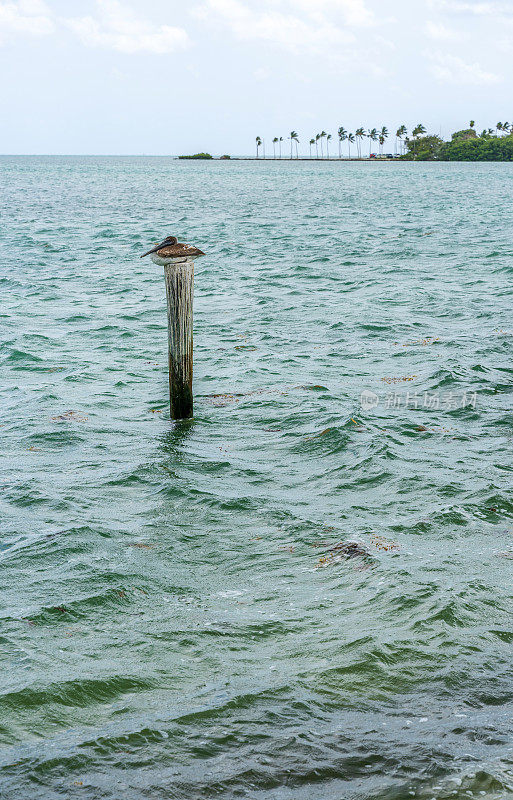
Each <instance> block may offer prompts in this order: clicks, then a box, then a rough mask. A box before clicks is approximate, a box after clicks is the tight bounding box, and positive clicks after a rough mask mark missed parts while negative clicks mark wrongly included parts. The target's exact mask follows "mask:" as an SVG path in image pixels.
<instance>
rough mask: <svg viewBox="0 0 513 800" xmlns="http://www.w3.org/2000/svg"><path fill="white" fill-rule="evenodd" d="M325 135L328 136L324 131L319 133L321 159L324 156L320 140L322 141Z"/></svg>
mask: <svg viewBox="0 0 513 800" xmlns="http://www.w3.org/2000/svg"><path fill="white" fill-rule="evenodd" d="M327 135H328V134H327V133H326V131H321V133H320V139H321V158H324V154H323V151H322V140H323V139H324V138H325V137H326V136H327Z"/></svg>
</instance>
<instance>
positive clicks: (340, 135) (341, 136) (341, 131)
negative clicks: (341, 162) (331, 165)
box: [337, 126, 347, 158]
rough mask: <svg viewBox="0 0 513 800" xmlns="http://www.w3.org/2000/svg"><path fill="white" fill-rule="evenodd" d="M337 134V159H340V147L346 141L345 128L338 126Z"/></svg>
mask: <svg viewBox="0 0 513 800" xmlns="http://www.w3.org/2000/svg"><path fill="white" fill-rule="evenodd" d="M337 133H338V157H339V158H342V151H341V146H342V142H345V140H346V139H347V131H346V129H345V128H343V127H342V126H340V128H339V129H338V131H337Z"/></svg>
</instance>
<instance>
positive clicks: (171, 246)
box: [141, 236, 205, 260]
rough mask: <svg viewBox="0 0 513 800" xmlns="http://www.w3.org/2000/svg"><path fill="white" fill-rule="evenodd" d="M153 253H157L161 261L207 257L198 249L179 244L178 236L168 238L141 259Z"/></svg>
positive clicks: (189, 245)
mask: <svg viewBox="0 0 513 800" xmlns="http://www.w3.org/2000/svg"><path fill="white" fill-rule="evenodd" d="M152 253H155V254H156V255H157V256H158V258H160V259H173V258H198V257H199V256H204V255H205V253H204V252H203V251H202V250H199V249H198V248H197V247H193V246H192V245H191V244H183V242H179V241H178V239H177V238H176V236H166V238H165V239H164V240H163V241H162V242H161V243H160V244H157V245H155V247H152V249H151V250H148V252H147V253H143V254H142V256H141V258H144V257H145V256H149V255H151V254H152ZM152 260H154V259H152Z"/></svg>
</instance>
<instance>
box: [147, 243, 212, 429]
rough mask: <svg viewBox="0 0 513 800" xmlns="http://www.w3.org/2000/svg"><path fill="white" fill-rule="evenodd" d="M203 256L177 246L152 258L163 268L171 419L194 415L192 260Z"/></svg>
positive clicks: (199, 252)
mask: <svg viewBox="0 0 513 800" xmlns="http://www.w3.org/2000/svg"><path fill="white" fill-rule="evenodd" d="M175 241H176V240H175ZM203 255H205V254H204V253H203V252H202V251H201V250H198V248H197V247H192V246H191V245H188V244H180V243H178V242H176V244H173V245H171V246H168V247H162V248H161V249H160V250H157V251H156V252H155V253H152V256H151V260H152V261H153V262H154V263H155V264H159V265H160V266H163V267H164V279H165V283H166V297H167V330H168V361H169V400H170V407H171V419H188V418H190V417H192V414H193V398H192V371H193V368H192V363H193V348H192V342H193V337H192V319H193V297H194V260H195V259H196V258H199V257H200V256H203Z"/></svg>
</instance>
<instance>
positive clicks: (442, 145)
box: [255, 120, 513, 161]
mask: <svg viewBox="0 0 513 800" xmlns="http://www.w3.org/2000/svg"><path fill="white" fill-rule="evenodd" d="M389 137H390V134H389V132H388V128H387V127H386V126H385V125H383V126H382V127H381V128H380V129H379V128H369V130H367V131H366V130H365V128H363V127H360V128H357V129H356V131H355V133H350V132H348V131H346V129H345V128H344V127H340V128H339V129H338V131H337V139H338V142H337V144H338V158H339V159H341V158H343V156H342V147H343V145H346V146H347V155H348V158H351V146H352V145H354V148H353V158H354V149H356V158H357V159H361V158H367V156H363V153H362V150H363V146H362V145H363V142H364V140H365V139H367V140H368V143H369V144H368V146H369V151H368V153H369V155H368V158H369V159H371V158H388V159H391V158H394V159H401V160H406V161H413V160H415V161H417V160H418V161H513V123H509V122H497V124H496V125H495V128H488V129H485V130H483V131H482V132H481V133H477V131H476V130H475V122H474V120H470V123H469V127H468V128H465V129H464V130H461V131H456V132H455V133H453V134H452V136H451V140H450V141H448V142H446V141H444V140H443V139H442V138H441V137H440V136H437V135H433V134H428V133H427V131H426V128H425V127H424V125H422V124H421V123H419V124H418V125H416V126H415V127H414V128H413V129H412V131H411V134H408V130H407V128H406V125H401V126H400V127H399V128H398V129H397V131H396V132H395V135H394V138H395V143H394V148H393V151H394V152H393V153H392V152H388V153H387V152H385V145H386V142H387V140H388V139H389ZM333 138H334V137H333V136H332V135H331V134H330V133H327V132H326V131H324V130H323V131H321V133H318V134H316V135H315V137H313V138H311V139H310V140H309V141H308V146H309V158H312V157H313V158H316V159H317V158H319V155H320V158H321V159H324V158H326V159H330V158H333V156H332V155H330V143H331V142H332V140H333ZM287 139H288V140H289V142H290V158H291V159H292V158H296V159H298V158H301V157H304V156H300V153H299V144H300V140H299V135H298V133H297V132H296V131H291V133H290V135H289V136H287ZM283 141H284V140H283V137H282V136H280V137H278V136H275V137H274V138H273V139H272V146H273V153H272V158H273V159H275V158H276V157H278V158H279V159H281V157H282V142H283ZM255 143H256V157H257V158H261V155H260V148H262V149H263V157H264V158H265V157H266V155H265V140H264V139H262V137H260V136H257V137H256V140H255ZM376 144H377V145H378V151H377V152H376V150H374V151H373V146H374V147H375V145H376ZM323 145H325V147H324V146H323ZM319 151H320V153H319ZM268 157H269V156H268Z"/></svg>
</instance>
